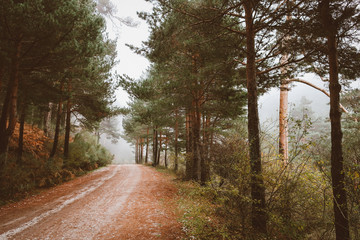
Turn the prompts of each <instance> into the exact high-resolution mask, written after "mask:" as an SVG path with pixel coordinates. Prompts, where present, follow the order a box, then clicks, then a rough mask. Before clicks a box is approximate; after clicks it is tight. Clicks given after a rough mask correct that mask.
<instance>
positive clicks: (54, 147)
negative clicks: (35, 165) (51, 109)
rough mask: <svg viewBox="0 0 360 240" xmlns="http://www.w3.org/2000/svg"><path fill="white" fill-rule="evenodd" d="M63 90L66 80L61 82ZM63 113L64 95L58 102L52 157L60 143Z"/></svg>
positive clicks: (61, 90)
mask: <svg viewBox="0 0 360 240" xmlns="http://www.w3.org/2000/svg"><path fill="white" fill-rule="evenodd" d="M63 90H64V82H61V83H60V92H61V94H62V92H63ZM61 115H62V96H60V100H59V103H58V109H57V113H56V124H55V133H54V143H53V147H52V150H51V152H50V158H52V157H53V156H55V153H56V149H57V145H58V143H59V134H60V121H61Z"/></svg>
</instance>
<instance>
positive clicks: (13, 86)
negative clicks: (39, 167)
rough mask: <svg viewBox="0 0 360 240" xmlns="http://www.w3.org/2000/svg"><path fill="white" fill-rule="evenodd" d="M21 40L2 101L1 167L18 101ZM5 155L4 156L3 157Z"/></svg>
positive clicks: (0, 121) (13, 124)
mask: <svg viewBox="0 0 360 240" xmlns="http://www.w3.org/2000/svg"><path fill="white" fill-rule="evenodd" d="M21 45H22V42H21V40H19V41H17V43H16V52H15V54H14V56H13V57H12V60H11V74H10V79H9V84H8V88H7V92H6V96H5V99H4V104H3V108H2V112H1V118H0V156H3V157H4V158H3V159H4V160H3V162H2V161H1V160H0V167H1V165H3V164H5V161H6V154H7V150H8V146H9V140H10V137H11V136H12V134H13V133H14V129H15V126H16V122H17V118H16V109H17V100H18V88H19V67H20V55H21ZM4 155H5V156H4Z"/></svg>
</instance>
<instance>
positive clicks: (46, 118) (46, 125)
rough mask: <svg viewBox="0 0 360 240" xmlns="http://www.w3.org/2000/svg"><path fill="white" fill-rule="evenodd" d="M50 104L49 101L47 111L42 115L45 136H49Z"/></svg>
mask: <svg viewBox="0 0 360 240" xmlns="http://www.w3.org/2000/svg"><path fill="white" fill-rule="evenodd" d="M52 106H53V104H52V103H51V102H50V103H49V108H48V111H47V112H46V113H45V116H44V133H45V136H47V137H49V136H50V128H51V113H52Z"/></svg>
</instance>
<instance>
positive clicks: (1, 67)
mask: <svg viewBox="0 0 360 240" xmlns="http://www.w3.org/2000/svg"><path fill="white" fill-rule="evenodd" d="M4 70H5V66H4V65H3V64H1V65H0V92H1V87H2V82H3V76H4V72H5V71H4Z"/></svg>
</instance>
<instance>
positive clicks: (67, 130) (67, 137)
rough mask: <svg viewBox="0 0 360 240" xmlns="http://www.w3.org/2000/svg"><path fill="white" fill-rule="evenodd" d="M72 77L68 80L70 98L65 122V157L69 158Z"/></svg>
mask: <svg viewBox="0 0 360 240" xmlns="http://www.w3.org/2000/svg"><path fill="white" fill-rule="evenodd" d="M71 91H72V87H71V79H69V82H68V94H69V98H68V100H67V103H66V122H65V139H64V158H65V159H67V158H69V143H70V130H71Z"/></svg>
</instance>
